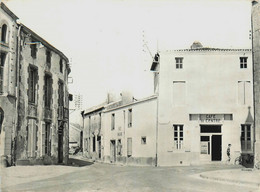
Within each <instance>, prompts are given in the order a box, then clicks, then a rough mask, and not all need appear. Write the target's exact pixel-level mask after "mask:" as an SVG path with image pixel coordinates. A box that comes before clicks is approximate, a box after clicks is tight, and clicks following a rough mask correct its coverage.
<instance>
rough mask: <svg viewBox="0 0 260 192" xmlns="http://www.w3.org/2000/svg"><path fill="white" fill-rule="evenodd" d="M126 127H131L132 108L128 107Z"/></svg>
mask: <svg viewBox="0 0 260 192" xmlns="http://www.w3.org/2000/svg"><path fill="white" fill-rule="evenodd" d="M128 127H132V109H128Z"/></svg>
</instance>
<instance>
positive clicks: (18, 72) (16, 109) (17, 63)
mask: <svg viewBox="0 0 260 192" xmlns="http://www.w3.org/2000/svg"><path fill="white" fill-rule="evenodd" d="M18 25H19V28H18V33H17V46H16V54H17V58H16V101H15V111H16V120H15V129H16V130H15V135H14V150H16V146H17V135H18V127H19V124H18V119H19V115H18V114H19V107H20V105H19V100H20V83H19V82H20V46H21V28H22V24H18ZM13 157H14V159H13V162H12V163H13V164H15V162H16V152H14V156H13Z"/></svg>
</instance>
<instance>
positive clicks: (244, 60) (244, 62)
mask: <svg viewBox="0 0 260 192" xmlns="http://www.w3.org/2000/svg"><path fill="white" fill-rule="evenodd" d="M246 68H247V57H240V69H246Z"/></svg>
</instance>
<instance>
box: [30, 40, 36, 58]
mask: <svg viewBox="0 0 260 192" xmlns="http://www.w3.org/2000/svg"><path fill="white" fill-rule="evenodd" d="M30 47H31V56H32V58H34V59H36V55H37V45H36V44H35V43H34V44H31V45H30Z"/></svg>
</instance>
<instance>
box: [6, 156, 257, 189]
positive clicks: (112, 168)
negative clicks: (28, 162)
mask: <svg viewBox="0 0 260 192" xmlns="http://www.w3.org/2000/svg"><path fill="white" fill-rule="evenodd" d="M71 162H72V163H71V164H72V165H73V166H53V167H46V169H47V168H50V169H51V170H53V172H57V171H55V170H56V169H58V172H59V173H57V174H58V175H57V176H55V174H54V175H53V176H51V175H50V174H49V173H47V171H46V174H47V175H49V177H48V178H46V176H44V174H41V170H44V166H24V167H22V166H19V167H17V168H19V171H21V170H24V171H26V172H27V171H30V169H36V168H37V170H36V174H37V176H39V178H38V179H36V180H33V178H34V176H33V173H32V174H30V175H29V176H30V178H31V180H30V179H29V178H28V177H27V178H26V179H27V181H24V182H23V183H19V182H18V183H17V184H15V179H19V178H20V179H22V176H19V177H18V176H17V178H13V181H14V183H12V182H11V181H10V182H9V184H8V185H7V186H6V187H3V188H2V191H3V192H7V191H8V192H9V191H10V192H14V191H26V192H30V191H68V192H69V191H79V192H83V191H87V192H93V191H102V192H103V191H104V192H108V191H140V192H141V191H142V192H143V191H156V192H157V191H181V192H186V191H192V192H196V191H201V192H203V191H210V192H211V191H221V192H225V191H227V192H229V191H232V192H234V191H243V192H247V191H248V192H249V191H258V190H257V188H256V186H246V185H238V184H233V183H227V182H217V181H212V180H207V179H202V178H201V177H199V174H200V173H202V172H205V171H214V170H219V169H221V170H223V169H238V167H236V166H232V165H229V166H228V165H223V164H209V165H203V166H191V167H138V166H120V165H111V164H102V163H94V164H92V163H88V162H86V161H81V160H77V159H71ZM7 169H10V168H7ZM13 169H16V168H13ZM51 170H50V171H51ZM40 175H42V178H41V177H40ZM8 179H9V180H12V176H10V177H8ZM28 179H29V180H28ZM2 182H3V183H2V186H3V185H4V179H2Z"/></svg>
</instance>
